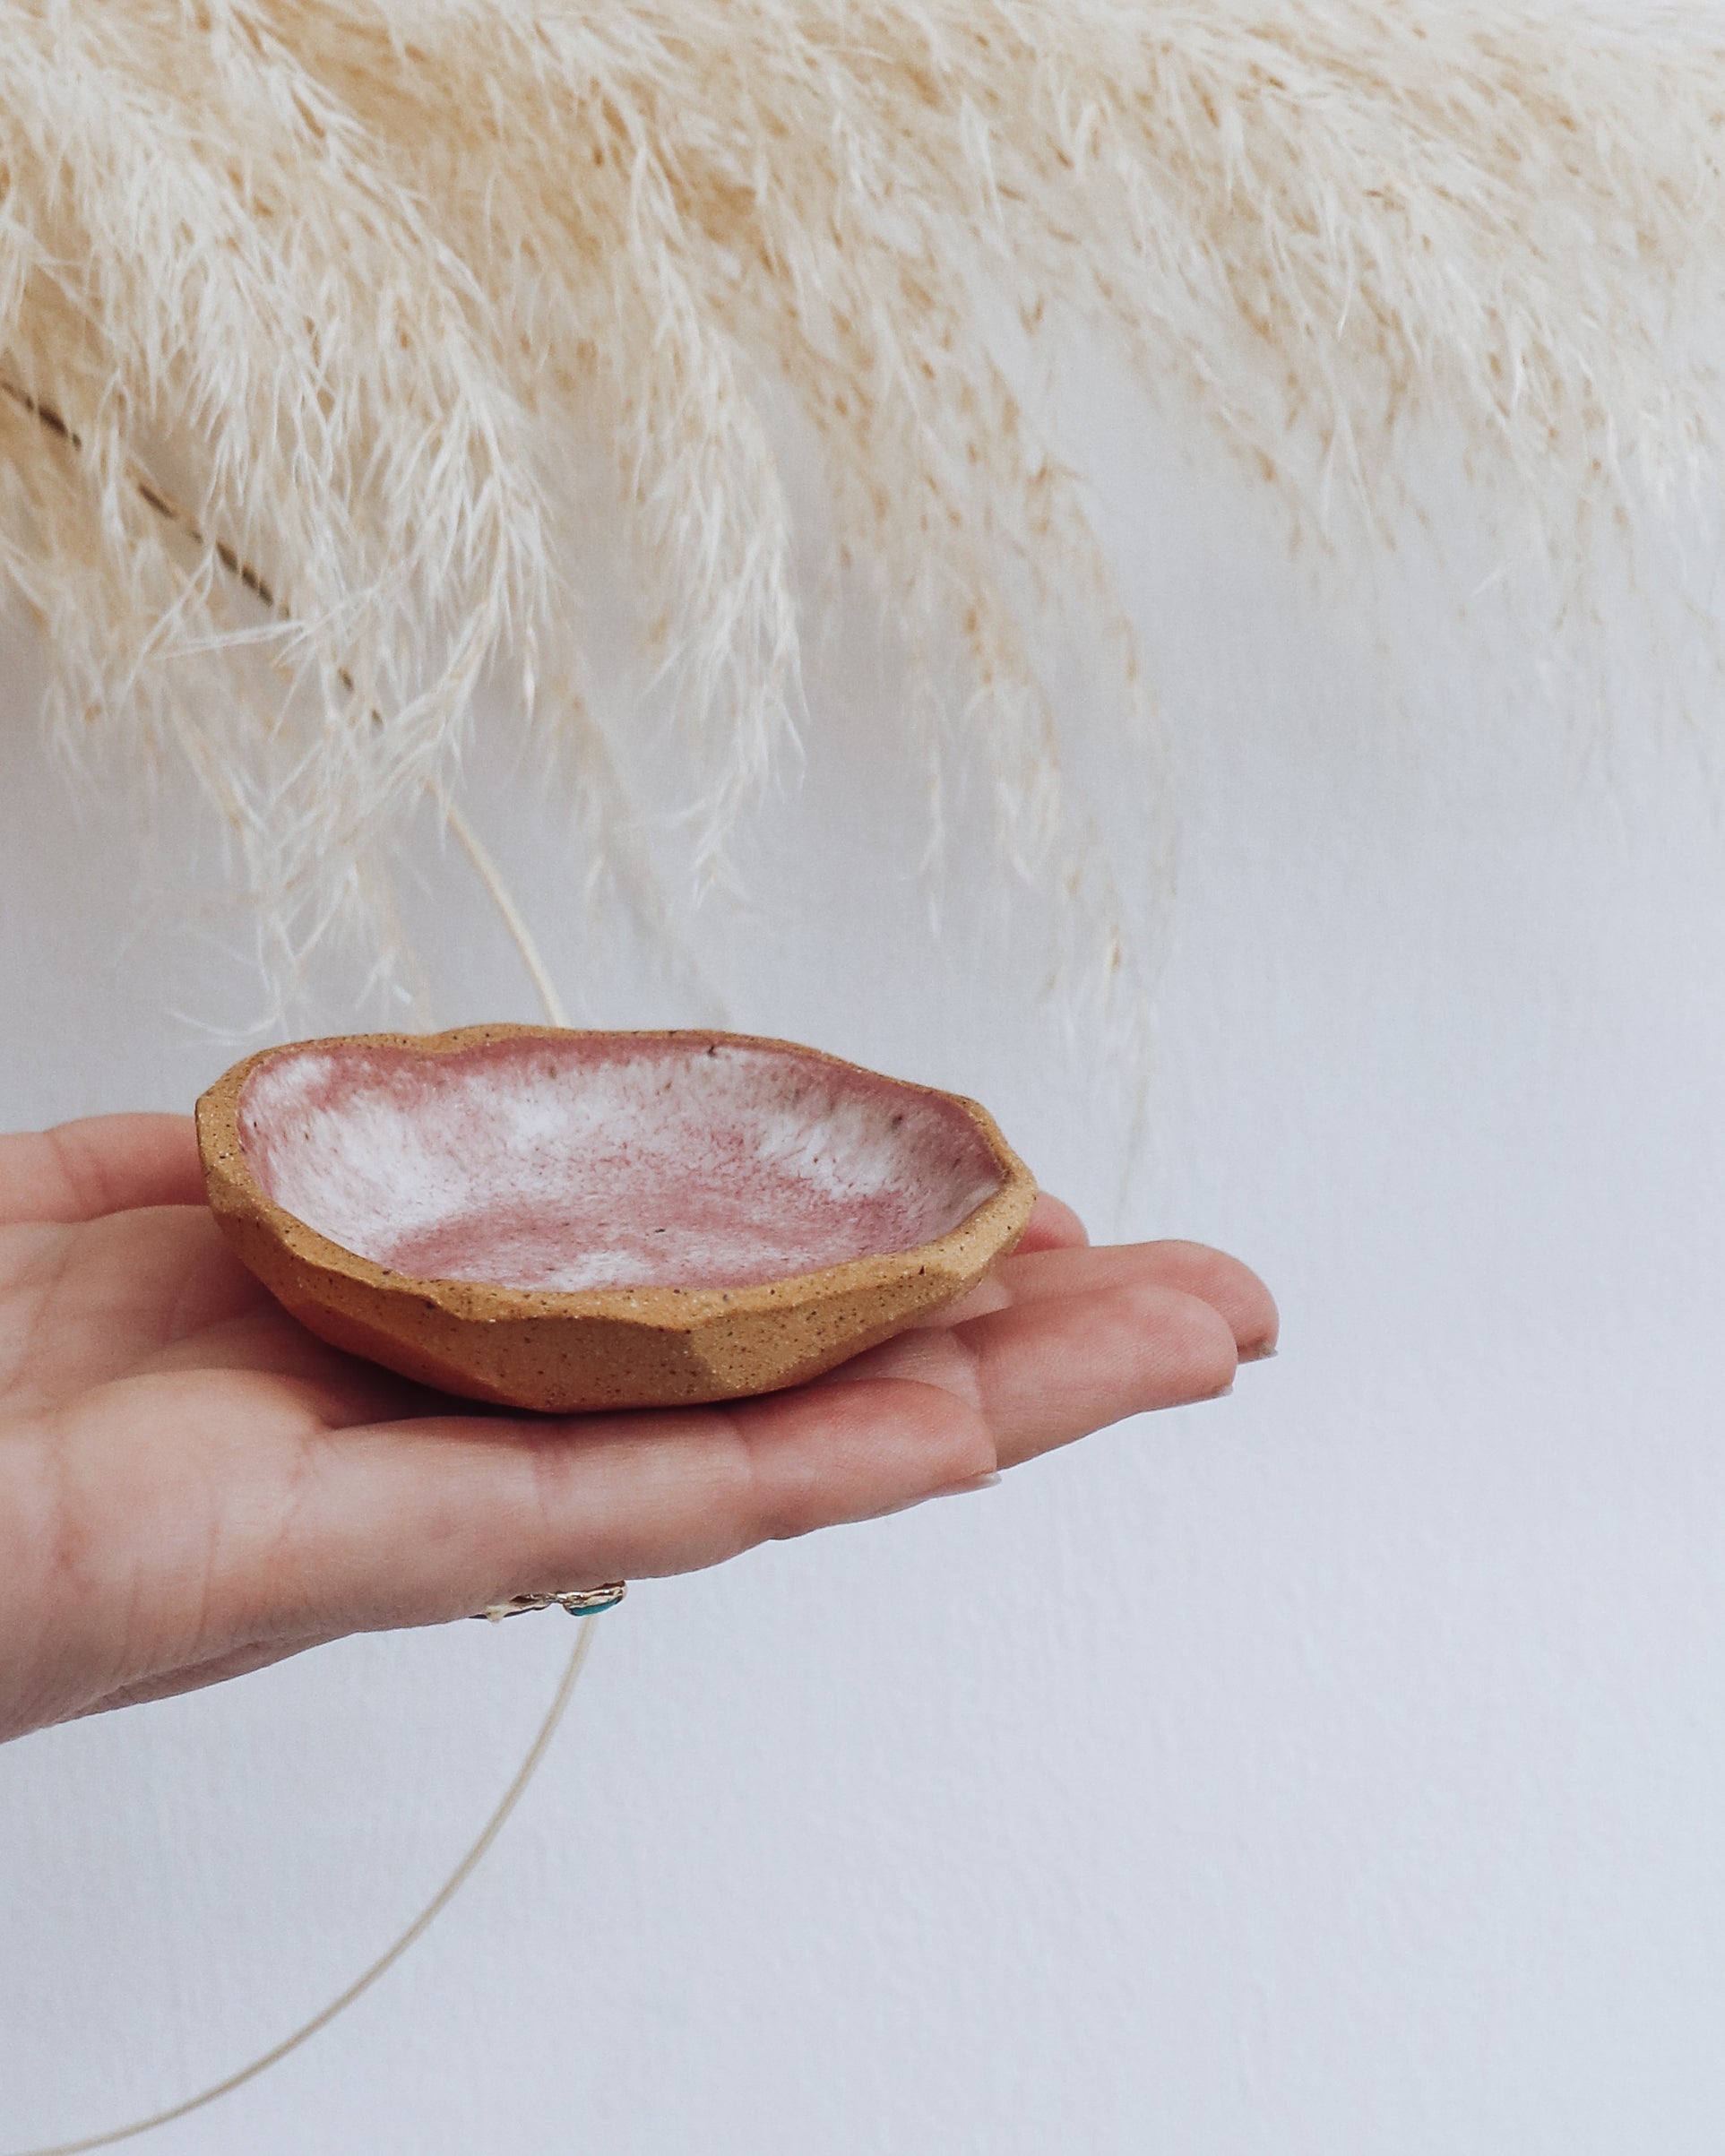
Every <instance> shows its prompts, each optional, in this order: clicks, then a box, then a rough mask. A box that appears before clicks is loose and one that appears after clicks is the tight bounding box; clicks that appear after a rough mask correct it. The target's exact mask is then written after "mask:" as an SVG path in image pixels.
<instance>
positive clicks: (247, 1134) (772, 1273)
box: [239, 1034, 1005, 1289]
mask: <svg viewBox="0 0 1725 2156" xmlns="http://www.w3.org/2000/svg"><path fill="white" fill-rule="evenodd" d="M239 1135H240V1143H241V1144H242V1145H243V1147H244V1148H245V1152H246V1162H247V1164H248V1166H249V1167H250V1169H251V1170H252V1173H253V1174H254V1176H255V1177H257V1180H258V1182H259V1183H260V1184H261V1185H262V1186H263V1189H264V1190H265V1192H266V1193H267V1194H269V1195H270V1196H271V1197H272V1198H273V1199H274V1201H275V1202H276V1203H277V1204H278V1205H280V1206H281V1207H282V1208H283V1209H284V1210H285V1211H287V1212H290V1213H292V1214H294V1215H295V1216H296V1217H297V1218H298V1219H299V1220H304V1221H305V1222H306V1225H307V1226H308V1227H311V1228H315V1229H317V1230H318V1231H319V1233H320V1234H323V1235H325V1236H327V1237H328V1238H330V1240H331V1241H332V1242H334V1243H339V1244H341V1246H342V1247H343V1248H344V1249H347V1250H350V1251H353V1252H354V1253H355V1254H356V1255H358V1256H360V1257H365V1258H369V1259H371V1260H372V1262H373V1263H375V1264H378V1265H382V1266H385V1267H387V1268H388V1269H389V1270H391V1271H392V1272H404V1273H410V1274H412V1275H414V1276H415V1277H416V1278H418V1279H421V1280H458V1281H489V1282H491V1283H492V1284H494V1285H495V1286H497V1287H502V1288H518V1289H591V1288H634V1287H647V1286H659V1287H674V1288H737V1287H745V1286H748V1285H750V1284H752V1283H755V1282H758V1281H772V1280H779V1279H782V1278H785V1277H786V1276H788V1275H790V1274H793V1273H799V1272H818V1271H820V1270H822V1269H823V1268H824V1267H825V1266H828V1265H836V1264H841V1263H844V1262H845V1261H846V1260H848V1259H850V1258H860V1257H877V1256H883V1255H886V1254H887V1253H889V1252H892V1251H899V1250H910V1249H914V1248H915V1247H916V1246H918V1245H919V1244H920V1243H927V1242H931V1241H932V1240H934V1238H936V1237H937V1236H942V1235H944V1234H945V1233H947V1231H948V1230H949V1229H953V1228H956V1227H957V1226H958V1225H959V1223H960V1222H961V1221H962V1220H965V1219H966V1218H968V1216H969V1215H970V1213H972V1212H975V1210H976V1208H977V1207H978V1206H979V1205H980V1204H981V1203H983V1202H984V1200H985V1199H987V1198H988V1197H990V1196H991V1195H992V1194H994V1192H995V1191H996V1190H997V1189H999V1188H1000V1186H1001V1184H1002V1182H1003V1181H1004V1179H1005V1178H1004V1177H1003V1176H1002V1173H1001V1170H1000V1169H999V1168H998V1166H997V1165H996V1161H995V1160H994V1158H993V1156H992V1154H991V1153H990V1152H989V1151H988V1146H987V1144H986V1143H984V1142H983V1139H982V1137H981V1134H979V1131H978V1130H977V1129H976V1126H975V1125H973V1124H972V1123H971V1121H970V1117H968V1116H967V1115H966V1114H965V1113H964V1111H963V1110H962V1108H958V1107H957V1106H955V1105H954V1104H953V1103H952V1102H950V1101H947V1100H944V1099H942V1098H941V1097H940V1096H938V1095H932V1096H931V1095H929V1094H927V1093H924V1092H919V1091H917V1090H916V1089H915V1088H914V1087H910V1086H902V1085H898V1084H895V1083H894V1082H893V1081H892V1080H891V1079H887V1078H878V1077H875V1076H874V1075H873V1074H870V1073H868V1072H865V1071H856V1070H851V1069H849V1068H847V1067H845V1066H843V1065H835V1064H831V1063H827V1062H824V1061H823V1060H822V1059H820V1058H819V1057H816V1056H805V1055H799V1054H798V1053H797V1052H796V1051H795V1050H792V1049H789V1048H768V1047H754V1046H748V1045H745V1044H738V1043H729V1042H725V1041H722V1040H721V1041H715V1042H712V1043H709V1042H707V1041H706V1040H705V1039H703V1038H700V1037H697V1038H694V1039H654V1038H652V1037H651V1036H633V1037H632V1036H630V1035H627V1034H621V1035H619V1034H598V1035H591V1034H589V1035H579V1034H577V1035H571V1036H567V1037H563V1038H559V1037H556V1036H552V1037H546V1038H536V1037H532V1036H527V1035H523V1036H519V1037H516V1038H513V1039H501V1040H495V1041H487V1042H483V1043H480V1044H477V1045H475V1046H473V1047H471V1048H461V1049H458V1050H455V1051H453V1052H448V1053H442V1054H437V1053H425V1052H421V1051H416V1050H414V1049H411V1048H396V1047H392V1046H387V1045H379V1044H368V1043H365V1042H354V1043H351V1044H349V1043H340V1044H332V1045H326V1046H319V1045H316V1044H312V1045H309V1046H307V1047H306V1048H289V1049H285V1050H284V1051H283V1052H282V1053H281V1054H280V1055H277V1056H271V1057H270V1058H269V1059H268V1060H267V1061H266V1062H263V1063H262V1064H260V1065H258V1066H257V1068H256V1069H255V1070H254V1072H253V1073H252V1075H251V1076H250V1078H249V1079H247V1081H246V1086H245V1090H244V1091H243V1093H242V1094H241V1097H240V1102H239Z"/></svg>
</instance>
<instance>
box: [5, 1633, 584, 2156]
mask: <svg viewBox="0 0 1725 2156" xmlns="http://www.w3.org/2000/svg"><path fill="white" fill-rule="evenodd" d="M592 1645H593V1619H592V1617H582V1620H581V1631H580V1636H579V1637H578V1638H577V1639H576V1641H575V1645H574V1652H573V1653H572V1654H571V1655H570V1657H569V1660H568V1663H567V1665H566V1667H565V1669H564V1672H563V1677H562V1681H561V1682H560V1683H559V1684H558V1686H557V1689H556V1696H555V1697H554V1698H553V1700H552V1702H551V1705H550V1708H549V1710H548V1712H547V1714H546V1717H545V1720H543V1721H542V1722H541V1723H540V1724H539V1735H538V1736H537V1737H535V1738H534V1739H533V1742H532V1745H531V1746H530V1748H529V1751H528V1754H527V1756H526V1758H525V1759H523V1760H522V1763H521V1765H520V1766H519V1767H517V1768H516V1770H515V1777H514V1780H513V1781H512V1782H511V1783H510V1785H509V1787H508V1788H507V1789H505V1791H504V1793H503V1798H502V1801H501V1802H500V1803H499V1804H498V1805H497V1807H496V1809H495V1810H494V1811H493V1813H492V1815H491V1816H490V1817H489V1818H488V1819H487V1821H486V1823H485V1824H484V1826H483V1827H481V1828H480V1830H479V1837H478V1839H477V1840H476V1841H474V1842H473V1844H472V1846H471V1847H470V1849H469V1850H468V1851H467V1854H466V1855H465V1856H464V1857H463V1858H461V1862H460V1863H459V1864H458V1865H457V1866H456V1867H455V1868H454V1870H453V1872H451V1873H450V1875H449V1876H448V1878H447V1879H445V1880H444V1883H443V1884H442V1885H441V1886H440V1887H439V1888H438V1889H437V1891H436V1893H435V1894H434V1895H433V1896H432V1897H431V1899H430V1901H429V1902H427V1903H426V1905H425V1907H424V1908H423V1909H422V1910H420V1911H419V1913H418V1916H417V1917H415V1919H413V1921H412V1923H411V1924H410V1925H409V1926H408V1927H407V1929H406V1930H405V1931H404V1932H402V1933H401V1936H400V1937H399V1938H397V1939H396V1940H395V1941H394V1942H393V1944H392V1945H390V1946H388V1947H386V1948H385V1949H384V1952H383V1953H380V1954H379V1955H378V1957H377V1959H376V1960H375V1962H372V1964H371V1965H370V1967H369V1968H368V1969H367V1970H365V1971H362V1972H361V1974H360V1975H358V1976H357V1977H356V1978H355V1979H354V1980H353V1982H352V1983H351V1984H349V1986H348V1988H347V1989H346V1990H345V1991H344V1992H342V1994H341V1996H340V1997H339V1998H333V1999H332V2000H331V2001H330V2003H329V2005H327V2006H325V2007H323V2009H322V2010H321V2011H320V2012H319V2013H317V2014H313V2016H312V2018H311V2019H310V2021H308V2022H302V2023H301V2024H300V2026H299V2027H298V2029H296V2030H295V2031H294V2032H293V2034H292V2035H291V2036H286V2037H283V2038H282V2040H281V2041H280V2043H279V2044H275V2045H272V2047H271V2048H270V2049H269V2050H268V2051H266V2052H264V2053H263V2056H262V2057H258V2058H254V2059H253V2060H252V2061H251V2062H250V2064H249V2065H244V2066H242V2067H241V2068H240V2069H239V2071H238V2072H237V2074H229V2075H228V2076H227V2077H226V2078H225V2079H224V2080H222V2081H219V2082H214V2083H211V2086H210V2087H209V2088H207V2089H200V2090H199V2091H198V2093H197V2094H196V2095H195V2096H188V2097H186V2098H185V2100H184V2101H183V2102H181V2103H177V2104H170V2105H169V2106H168V2109H166V2110H165V2111H152V2112H151V2115H150V2116H149V2117H148V2118H134V2120H133V2121H132V2123H131V2124H130V2125H129V2126H111V2127H109V2129H108V2132H107V2133H106V2134H91V2135H89V2136H88V2138H87V2139H85V2140H83V2141H56V2142H55V2143H53V2144H52V2145H51V2146H50V2147H47V2148H39V2149H21V2150H19V2151H17V2152H15V2156H87V2152H89V2151H90V2150H91V2149H109V2148H112V2147H113V2146H114V2144H115V2143H116V2142H120V2141H130V2140H132V2139H133V2138H134V2136H135V2135H137V2134H148V2133H150V2132H151V2131H152V2129H153V2128H155V2127H157V2126H168V2125H171V2124H172V2122H173V2121H174V2120H175V2119H177V2118H184V2117H186V2115H187V2114H188V2113H189V2112H192V2111H201V2110H202V2109H203V2107H204V2106H205V2104H212V2103H214V2102H215V2101H216V2100H217V2098H218V2097H221V2096H229V2095H231V2094H232V2093H233V2091H235V2090H236V2089H241V2088H244V2087H245V2085H246V2083H247V2082H248V2081H255V2080H256V2079H257V2077H258V2075H259V2074H267V2073H268V2072H269V2070H270V2068H271V2067H272V2066H273V2065H278V2064H279V2063H280V2061H281V2060H282V2059H284V2058H286V2057H287V2056H288V2054H289V2052H290V2051H298V2048H299V2047H300V2046H301V2045H302V2044H304V2043H308V2042H309V2041H310V2040H311V2039H312V2038H313V2037H315V2035H316V2034H317V2032H318V2031H319V2030H321V2029H327V2028H328V2027H329V2025H330V2023H331V2022H332V2021H333V2020H334V2019H335V2017H336V2015H337V2014H344V2013H345V2012H346V2011H347V2009H348V2008H349V2006H351V2005H352V2004H353V2002H354V2001H355V2000H356V1999H357V1998H358V1997H359V1996H360V1995H361V1994H362V1993H363V1992H367V1991H369V1990H370V1989H371V1988H372V1986H373V1985H374V1984H375V1982H376V1981H377V1979H378V1978H379V1977H381V1976H383V1975H384V1974H385V1973H386V1971H389V1970H391V1969H392V1968H393V1967H394V1966H395V1964H396V1962H399V1961H400V1960H401V1956H402V1955H403V1954H404V1953H406V1952H407V1951H408V1949H409V1947H410V1946H412V1945H414V1944H415V1943H416V1942H417V1941H418V1939H419V1938H421V1937H422V1936H424V1934H425V1933H426V1932H427V1930H428V1929H429V1928H430V1927H431V1926H432V1924H433V1923H435V1922H436V1919H437V1918H438V1917H440V1916H441V1915H442V1914H443V1912H444V1910H446V1909H447V1908H448V1907H449V1904H450V1903H451V1902H453V1900H454V1899H455V1897H456V1895H457V1894H458V1893H460V1892H461V1889H462V1887H463V1886H465V1885H466V1884H467V1882H468V1880H469V1878H470V1876H471V1875H472V1874H473V1872H474V1871H475V1870H476V1868H477V1867H478V1866H479V1862H480V1859H481V1858H483V1857H484V1855H485V1853H486V1851H487V1850H488V1849H489V1848H490V1847H491V1844H492V1843H493V1842H494V1841H496V1839H497V1836H498V1835H499V1834H500V1833H502V1832H503V1829H504V1826H505V1822H506V1821H507V1820H508V1817H509V1815H510V1814H511V1813H512V1812H513V1810H514V1808H515V1807H516V1806H517V1805H518V1804H519V1803H520V1802H521V1800H522V1796H523V1795H524V1794H525V1792H526V1789H527V1785H528V1783H529V1782H530V1781H532V1779H533V1776H534V1774H535V1773H536V1772H538V1769H539V1762H540V1761H541V1760H542V1759H543V1758H544V1757H545V1755H546V1752H547V1751H548V1748H549V1746H550V1743H551V1739H552V1738H554V1737H555V1736H556V1733H557V1724H558V1723H559V1722H560V1721H561V1720H563V1715H564V1710H565V1708H566V1707H567V1706H568V1704H569V1702H570V1700H571V1698H572V1697H573V1696H574V1689H575V1686H576V1685H577V1684H578V1683H579V1682H580V1681H581V1673H582V1669H585V1668H586V1666H587V1657H588V1655H589V1654H590V1653H591V1651H592Z"/></svg>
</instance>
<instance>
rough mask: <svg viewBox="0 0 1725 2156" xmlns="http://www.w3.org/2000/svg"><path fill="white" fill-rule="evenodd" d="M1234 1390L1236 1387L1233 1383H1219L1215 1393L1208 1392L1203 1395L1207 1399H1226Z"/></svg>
mask: <svg viewBox="0 0 1725 2156" xmlns="http://www.w3.org/2000/svg"><path fill="white" fill-rule="evenodd" d="M1233 1390H1234V1387H1233V1385H1232V1384H1231V1383H1230V1384H1225V1385H1218V1386H1217V1387H1216V1390H1215V1391H1214V1392H1213V1393H1205V1394H1204V1396H1203V1397H1204V1398H1205V1399H1206V1400H1226V1399H1227V1398H1228V1395H1229V1393H1231V1392H1232V1391H1233Z"/></svg>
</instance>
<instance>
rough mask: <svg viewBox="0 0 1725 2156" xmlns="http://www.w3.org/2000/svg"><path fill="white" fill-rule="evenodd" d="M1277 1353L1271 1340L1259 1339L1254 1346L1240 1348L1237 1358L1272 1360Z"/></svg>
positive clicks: (1261, 1360)
mask: <svg viewBox="0 0 1725 2156" xmlns="http://www.w3.org/2000/svg"><path fill="white" fill-rule="evenodd" d="M1277 1353H1278V1350H1277V1347H1276V1343H1275V1341H1273V1340H1272V1341H1259V1342H1258V1344H1257V1346H1256V1347H1255V1348H1242V1349H1241V1350H1240V1360H1241V1361H1242V1362H1273V1361H1274V1360H1275V1358H1276V1355H1277Z"/></svg>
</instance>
